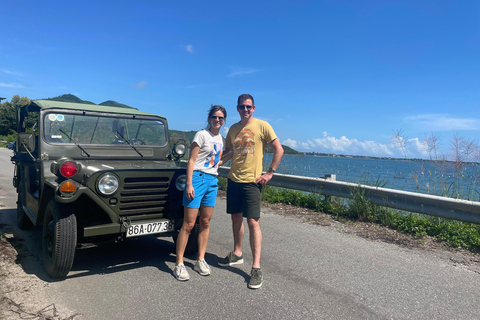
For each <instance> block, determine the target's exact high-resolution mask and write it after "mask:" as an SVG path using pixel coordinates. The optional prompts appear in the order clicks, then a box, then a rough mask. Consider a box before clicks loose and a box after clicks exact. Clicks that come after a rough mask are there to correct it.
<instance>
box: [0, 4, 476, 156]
mask: <svg viewBox="0 0 480 320" xmlns="http://www.w3.org/2000/svg"><path fill="white" fill-rule="evenodd" d="M0 12H1V14H0V21H1V25H2V28H0V39H1V40H0V96H1V97H6V98H7V100H10V99H11V98H12V96H13V95H17V94H18V95H20V96H26V97H29V98H30V99H42V98H49V97H55V96H58V95H61V94H65V93H71V94H74V95H76V96H78V97H79V98H81V99H84V100H89V101H92V102H94V103H101V102H103V101H106V100H115V101H117V102H120V103H124V104H127V105H130V106H133V107H136V108H138V109H140V110H142V111H146V112H152V113H157V114H161V115H163V116H166V117H167V118H168V119H169V125H170V128H171V129H177V130H199V129H201V128H203V127H204V126H205V124H206V113H207V110H208V108H209V107H210V105H211V104H221V105H223V106H224V107H226V108H227V111H228V112H229V113H228V119H227V123H226V128H228V127H229V126H230V125H232V124H233V123H235V122H237V121H238V120H239V116H238V114H237V112H236V109H235V105H236V99H237V97H238V95H239V94H241V93H250V94H252V95H253V97H254V98H255V105H256V107H257V108H256V111H255V113H254V116H255V117H257V118H260V119H263V120H267V121H269V122H270V123H271V125H272V126H273V128H274V130H275V131H276V133H277V135H278V137H279V138H280V141H281V142H282V143H283V144H285V145H288V146H291V147H293V148H295V149H296V150H299V151H315V152H325V153H336V154H352V155H371V156H391V157H404V156H405V153H406V154H407V156H408V157H421V158H428V152H427V151H426V150H425V147H424V144H423V143H422V142H423V141H424V140H425V137H426V136H431V135H434V136H436V137H439V143H438V144H439V153H440V154H443V155H446V156H448V155H449V154H450V152H451V151H452V150H451V141H452V139H453V137H454V136H455V135H456V136H457V137H463V138H464V139H465V140H466V141H476V142H478V138H479V133H480V131H479V130H480V114H479V110H480V2H479V1H469V0H465V1H442V0H435V1H433V0H432V1H418V0H413V1H383V0H382V1H381V0H379V1H358V0H352V1H302V0H297V1H275V2H274V1H268V2H266V1H265V2H264V1H258V0H257V1H241V2H240V1H236V2H234V1H101V0H97V1H21V0H15V1H10V0H2V1H0ZM399 130H401V131H402V132H403V133H402V136H403V137H404V138H405V142H406V143H405V152H404V151H402V150H401V149H400V148H399V147H398V145H397V144H392V135H394V133H395V132H398V131H399Z"/></svg>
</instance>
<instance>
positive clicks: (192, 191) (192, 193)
mask: <svg viewBox="0 0 480 320" xmlns="http://www.w3.org/2000/svg"><path fill="white" fill-rule="evenodd" d="M185 195H186V196H187V199H188V200H193V198H195V189H193V186H192V185H188V184H187V190H186V191H185Z"/></svg>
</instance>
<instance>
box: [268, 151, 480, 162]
mask: <svg viewBox="0 0 480 320" xmlns="http://www.w3.org/2000/svg"><path fill="white" fill-rule="evenodd" d="M292 150H293V149H292ZM267 153H272V152H270V150H267ZM285 154H289V155H292V156H314V157H328V158H351V159H371V160H394V161H416V162H433V163H441V162H446V163H447V162H448V163H455V161H452V160H430V159H420V158H393V157H375V156H354V155H343V154H334V153H316V152H299V151H296V153H287V152H285ZM461 163H462V164H469V165H480V162H467V161H466V162H463V161H462V162H461Z"/></svg>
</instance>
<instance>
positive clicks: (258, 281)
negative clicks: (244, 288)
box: [248, 269, 263, 289]
mask: <svg viewBox="0 0 480 320" xmlns="http://www.w3.org/2000/svg"><path fill="white" fill-rule="evenodd" d="M262 283H263V275H262V270H261V269H252V272H250V281H249V282H248V287H249V288H251V289H258V288H260V287H261V286H262Z"/></svg>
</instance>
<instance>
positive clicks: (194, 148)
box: [185, 142, 200, 200]
mask: <svg viewBox="0 0 480 320" xmlns="http://www.w3.org/2000/svg"><path fill="white" fill-rule="evenodd" d="M199 151H200V147H199V145H198V144H197V143H196V142H193V143H192V145H191V147H190V158H188V164H187V185H186V186H185V188H186V191H185V195H186V196H187V199H189V200H192V199H193V198H195V190H194V189H193V185H192V177H193V167H194V166H195V161H196V160H197V156H198V152H199Z"/></svg>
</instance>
